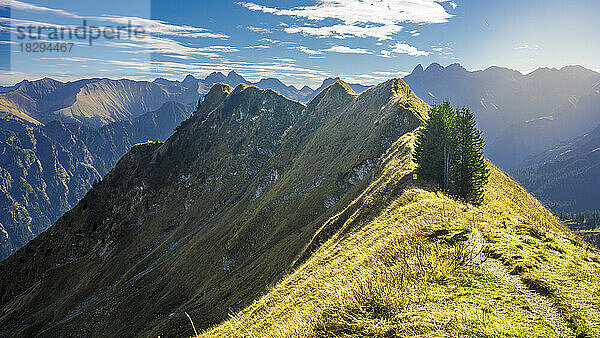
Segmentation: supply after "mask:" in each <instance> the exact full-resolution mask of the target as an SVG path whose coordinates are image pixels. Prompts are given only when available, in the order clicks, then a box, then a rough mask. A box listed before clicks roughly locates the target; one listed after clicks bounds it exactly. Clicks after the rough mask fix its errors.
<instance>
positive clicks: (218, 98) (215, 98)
mask: <svg viewBox="0 0 600 338" xmlns="http://www.w3.org/2000/svg"><path fill="white" fill-rule="evenodd" d="M240 86H241V85H240ZM238 87H239V86H238ZM231 92H232V89H231V87H229V86H228V85H226V84H224V83H217V84H215V85H214V86H212V87H211V88H210V90H209V91H208V93H207V94H206V95H205V96H204V100H203V101H202V104H200V105H199V107H198V110H197V113H200V114H203V115H206V114H208V113H209V112H210V111H211V110H213V109H214V108H215V107H216V106H218V105H219V104H221V102H223V101H224V100H225V98H227V96H228V95H229V94H230V93H231Z"/></svg>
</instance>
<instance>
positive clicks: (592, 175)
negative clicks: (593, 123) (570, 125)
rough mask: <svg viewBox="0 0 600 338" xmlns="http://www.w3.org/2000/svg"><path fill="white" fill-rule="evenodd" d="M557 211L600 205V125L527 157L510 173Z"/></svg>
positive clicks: (598, 206) (595, 208)
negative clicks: (519, 166)
mask: <svg viewBox="0 0 600 338" xmlns="http://www.w3.org/2000/svg"><path fill="white" fill-rule="evenodd" d="M511 174H513V175H514V177H515V178H516V179H517V180H519V182H521V183H522V184H523V186H525V187H526V188H527V189H528V190H529V191H531V192H532V194H534V195H535V196H537V197H538V198H539V199H540V200H541V201H542V202H544V204H545V205H547V206H548V207H550V208H551V209H552V210H554V211H557V212H558V211H566V212H580V211H585V210H597V209H598V208H600V178H599V177H600V125H599V126H598V127H596V129H594V130H593V131H591V132H589V133H586V134H584V135H582V136H580V137H577V138H574V139H571V140H568V141H565V142H562V143H561V144H559V145H557V146H555V147H552V148H550V149H548V150H546V151H544V152H542V153H540V154H537V155H535V156H532V157H530V158H528V159H527V160H526V161H525V162H524V163H523V165H522V167H521V168H518V169H516V170H514V171H512V172H511Z"/></svg>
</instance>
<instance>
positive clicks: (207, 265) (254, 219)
mask: <svg viewBox="0 0 600 338" xmlns="http://www.w3.org/2000/svg"><path fill="white" fill-rule="evenodd" d="M426 110H427V106H426V104H425V103H423V102H422V101H421V100H420V99H418V98H417V97H416V96H415V95H414V93H413V92H412V91H411V90H410V88H409V87H408V86H407V85H406V84H405V83H404V82H403V81H401V80H398V79H396V80H390V81H387V82H385V83H382V84H380V85H378V86H377V87H373V88H371V89H369V90H367V91H365V92H364V93H362V94H361V95H356V94H355V93H354V92H353V91H352V89H351V88H350V87H349V86H348V85H347V84H345V83H343V82H341V81H338V82H336V83H335V84H333V85H331V86H329V87H328V88H326V89H325V90H324V91H323V92H322V93H320V94H319V95H317V96H316V97H315V98H314V99H313V100H312V101H311V103H310V104H309V105H308V106H303V105H301V104H299V103H297V102H294V101H291V100H288V99H286V98H285V97H283V96H281V95H278V94H277V93H275V92H274V91H271V90H260V89H258V88H256V87H248V86H246V85H239V86H237V87H236V88H235V89H231V87H229V86H227V85H222V84H217V85H215V86H214V87H213V88H212V89H211V90H210V92H209V93H208V94H207V95H206V96H205V97H204V100H203V102H202V104H201V105H200V106H199V107H198V109H197V111H196V112H195V113H194V115H193V117H192V118H190V119H188V120H186V121H185V122H183V123H182V124H181V125H180V126H179V127H178V128H177V131H176V133H175V134H174V135H173V136H171V137H170V138H169V139H168V140H167V141H166V142H165V143H162V144H157V143H148V144H144V145H139V146H136V147H133V149H132V150H131V151H130V152H129V153H128V154H126V155H125V156H123V158H122V159H121V160H120V161H119V162H118V164H117V165H116V167H115V168H114V169H113V170H112V171H111V172H110V173H109V174H108V175H106V177H105V178H104V179H103V180H102V181H101V182H100V183H98V184H97V185H96V186H95V187H93V188H92V189H91V190H90V192H88V193H87V195H86V196H85V197H84V198H83V199H82V200H81V201H80V202H79V203H78V204H77V206H75V208H73V209H72V210H71V211H69V212H67V213H66V214H65V215H64V216H63V217H61V218H60V219H59V220H58V221H57V222H56V223H55V224H54V225H53V226H52V227H51V228H50V229H48V230H47V231H45V232H44V233H42V234H40V235H39V236H38V237H36V238H35V239H33V240H32V241H31V242H30V243H29V244H27V245H26V246H25V247H23V248H21V249H20V250H18V251H17V252H15V253H14V254H13V255H11V256H10V257H8V258H7V259H5V260H4V261H2V262H1V263H0V308H1V309H2V310H1V312H0V335H14V334H22V335H36V334H38V335H54V334H58V335H65V334H81V335H95V334H100V333H101V334H104V335H112V336H115V335H117V336H118V335H126V336H132V335H154V336H155V335H167V336H178V335H186V334H189V332H190V331H189V326H188V325H189V322H188V320H187V317H186V316H185V314H184V311H186V312H188V313H190V314H191V315H192V316H193V317H194V318H198V319H197V320H195V323H196V326H199V327H200V328H206V327H208V326H209V325H211V324H215V323H217V322H219V321H220V320H222V319H224V318H226V316H227V313H229V311H231V310H230V309H239V308H241V307H243V306H244V305H247V304H249V303H250V302H251V301H252V300H254V299H256V297H258V296H259V295H260V294H261V293H262V292H263V290H264V289H265V287H267V286H268V285H270V284H272V283H274V282H275V281H277V280H278V279H279V278H280V277H281V276H282V275H283V274H284V273H285V272H286V271H288V269H290V268H291V267H292V266H294V264H297V263H298V262H300V261H302V260H303V259H304V258H305V257H306V256H307V255H309V254H310V252H311V251H312V250H313V249H314V248H316V247H318V245H319V243H320V241H322V240H325V239H326V238H327V235H326V233H327V231H326V230H327V229H321V225H322V224H323V221H324V220H326V219H328V218H329V217H330V216H331V215H333V214H334V213H335V212H337V211H339V210H340V209H341V208H344V207H345V206H346V205H348V204H349V203H350V202H351V201H352V200H354V198H355V197H356V196H357V195H358V194H359V193H360V192H361V191H363V189H364V188H365V187H366V186H367V185H368V184H369V183H370V182H372V180H373V178H374V177H375V176H376V173H377V172H378V171H379V170H380V168H379V165H380V163H381V161H382V158H383V157H384V156H385V154H386V151H387V150H388V149H389V148H390V147H391V146H392V145H393V144H394V142H396V141H397V140H398V138H399V137H400V136H402V135H404V134H406V133H409V132H411V131H413V130H414V129H415V128H416V127H417V126H419V124H420V120H421V119H422V118H423V117H424V116H425V114H426ZM36 285H40V286H42V287H36Z"/></svg>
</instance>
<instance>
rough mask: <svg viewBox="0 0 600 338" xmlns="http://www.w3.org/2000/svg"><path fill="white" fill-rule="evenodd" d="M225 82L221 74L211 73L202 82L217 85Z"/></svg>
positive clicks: (225, 78) (224, 77)
mask: <svg viewBox="0 0 600 338" xmlns="http://www.w3.org/2000/svg"><path fill="white" fill-rule="evenodd" d="M226 80H227V77H226V76H225V75H223V73H221V72H212V73H210V74H209V75H208V76H207V77H206V78H205V79H204V81H205V82H208V83H219V82H225V81H226Z"/></svg>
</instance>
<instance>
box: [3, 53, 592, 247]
mask: <svg viewBox="0 0 600 338" xmlns="http://www.w3.org/2000/svg"><path fill="white" fill-rule="evenodd" d="M404 80H405V81H406V83H407V84H409V85H410V86H411V88H412V90H414V92H415V94H416V95H417V96H419V97H421V98H423V99H424V100H425V101H427V102H429V103H431V102H433V101H438V102H440V101H442V100H443V99H449V100H450V101H451V102H452V103H453V104H454V105H467V106H469V107H470V108H471V109H472V110H473V111H475V113H476V116H477V120H478V123H479V125H480V127H481V128H482V129H483V131H484V133H485V135H486V137H487V143H488V145H487V149H486V155H487V157H488V158H490V159H491V160H492V161H494V162H496V163H498V164H499V165H500V166H502V167H504V168H507V169H511V168H512V169H514V170H515V171H514V172H515V173H517V172H518V173H519V174H518V175H517V177H518V178H519V179H520V180H522V181H523V183H524V184H525V186H527V187H528V188H529V189H531V190H532V191H533V192H534V193H535V194H536V196H538V197H539V198H540V199H542V200H543V201H544V202H546V203H548V205H549V206H551V207H552V208H553V209H555V208H558V209H557V210H568V211H574V210H579V209H581V208H584V209H587V208H589V207H590V206H591V205H590V204H589V203H587V204H586V203H584V202H585V201H588V202H589V201H594V199H593V198H591V199H590V198H589V194H588V193H584V192H585V191H587V190H585V187H581V189H579V190H574V191H573V194H577V193H581V194H580V195H578V196H579V197H578V198H575V199H573V201H575V202H573V203H575V204H576V205H575V204H573V205H571V206H565V207H564V208H562V207H558V206H559V205H564V200H560V198H561V197H560V196H558V194H559V193H558V191H557V190H556V189H559V188H556V187H561V185H562V184H563V182H562V181H560V178H559V177H555V178H554V179H549V178H543V171H544V170H546V169H545V168H547V166H546V167H543V166H542V165H543V164H544V163H546V162H547V161H537V162H531V161H530V162H528V163H526V164H525V165H523V164H521V163H522V161H523V160H525V159H526V158H528V157H531V156H534V155H535V154H537V153H539V152H540V151H543V150H544V149H548V148H551V147H552V146H554V145H555V144H558V143H559V142H561V141H564V140H565V139H570V138H573V137H576V136H578V135H581V134H583V133H584V132H587V131H589V130H588V129H590V128H589V127H590V126H594V125H598V124H600V112H599V111H598V107H600V74H598V73H596V72H593V71H591V70H588V69H585V68H583V67H579V66H569V67H564V68H561V69H548V68H540V69H538V70H536V71H534V72H532V73H529V74H527V75H523V74H521V73H519V72H517V71H514V70H510V69H506V68H500V67H490V68H487V69H485V70H482V71H472V72H470V71H467V70H466V69H465V68H463V67H462V66H460V65H459V64H452V65H449V66H447V67H442V66H440V65H439V64H435V63H434V64H431V65H430V66H429V67H427V68H426V69H423V67H422V66H421V65H418V66H417V67H415V69H414V70H413V72H412V73H411V74H409V75H407V76H406V77H405V78H404ZM337 81H339V78H327V79H325V80H324V81H323V83H322V85H321V86H320V87H319V88H316V89H314V90H313V89H312V88H310V87H308V86H304V87H303V88H302V89H297V88H296V87H294V86H288V85H285V84H284V83H282V82H281V81H279V80H278V79H275V78H269V79H262V80H260V81H258V82H256V83H251V82H249V81H246V79H244V77H242V76H241V75H239V74H237V73H236V72H234V71H231V72H229V73H228V74H227V75H224V74H223V73H220V72H213V73H211V74H209V75H208V76H206V77H205V78H204V79H198V78H196V77H194V76H192V75H187V76H186V77H185V78H184V79H183V80H181V81H173V80H167V79H164V78H157V79H155V80H154V81H152V82H147V81H132V80H127V79H120V80H109V79H82V80H78V81H74V82H60V81H56V80H53V79H49V78H44V79H41V80H38V81H26V80H25V81H22V82H20V83H18V84H15V85H14V86H9V87H0V130H3V133H4V135H13V136H10V137H8V136H6V137H5V139H4V141H3V142H5V143H6V142H9V141H7V140H9V139H19V138H20V137H24V136H23V135H33V136H31V137H30V136H28V138H34V139H38V138H41V139H46V138H48V137H49V135H47V133H48V132H49V131H50V130H54V129H52V128H57V127H56V126H57V125H60V124H56V122H54V121H61V122H63V123H66V124H65V126H69V127H65V128H67V129H68V130H72V129H73V128H80V129H82V130H83V129H85V128H83V127H86V128H88V129H89V130H96V129H98V128H100V127H101V126H106V125H107V124H108V125H112V123H115V122H117V121H129V120H132V119H133V120H135V119H136V117H139V116H140V115H141V114H143V113H144V112H147V111H152V110H156V109H158V108H159V107H161V105H163V104H164V103H165V102H168V101H175V102H179V103H187V104H192V105H193V106H195V105H196V103H197V102H198V100H199V99H200V98H202V97H203V96H204V95H206V94H207V93H208V92H209V90H210V88H212V87H213V85H214V84H216V83H224V84H227V85H229V86H231V87H233V88H235V87H237V86H238V85H240V84H241V83H245V84H249V85H253V86H256V87H259V88H261V89H272V90H274V91H276V92H278V93H280V94H281V95H283V96H285V97H287V98H289V99H292V100H295V101H298V102H302V103H306V102H310V101H312V100H314V99H315V97H317V96H318V94H320V93H321V92H323V90H325V89H326V88H327V87H329V86H330V85H332V84H335V83H336V82H337ZM346 85H347V86H348V87H349V88H351V89H352V90H353V91H354V92H355V93H362V92H364V91H365V90H367V89H368V88H369V87H368V86H364V85H360V84H346ZM170 107H173V106H170ZM161 110H163V109H162V108H161ZM185 110H186V111H189V109H188V108H186V109H185ZM142 120H143V118H142ZM175 120H176V121H179V122H180V121H182V120H181V119H179V118H178V119H175ZM136 123H137V122H136ZM117 125H118V124H117ZM117 125H112V126H117ZM124 125H127V123H125V124H124ZM176 125H177V124H173V123H170V122H169V123H166V124H164V125H160V126H150V129H148V130H144V129H141V130H136V131H135V132H136V133H137V134H131V132H132V131H126V132H125V131H122V132H123V133H124V135H126V136H123V137H117V138H115V139H114V140H111V142H113V145H111V146H110V148H111V149H113V148H114V149H117V150H115V151H113V152H112V153H111V154H110V156H109V157H110V159H109V160H105V162H106V163H108V164H107V165H100V167H97V166H98V161H96V163H95V164H94V165H92V167H93V168H94V170H92V171H91V172H95V174H94V175H91V174H89V173H87V172H86V171H85V170H87V168H88V162H89V161H88V157H89V158H105V157H106V156H107V154H106V153H103V149H102V147H96V148H93V147H92V148H90V149H88V150H89V151H88V152H89V154H87V155H85V156H87V157H86V158H84V157H82V155H72V154H71V155H68V156H66V157H65V156H63V157H61V156H58V155H57V156H58V157H57V159H56V160H52V161H56V162H57V163H60V162H61V161H62V159H63V158H73V159H74V160H68V161H70V162H69V163H71V162H73V163H74V164H73V166H74V167H73V168H72V169H69V170H66V169H65V170H66V172H68V173H69V174H67V175H66V176H65V177H80V176H81V177H85V178H70V179H68V180H67V181H68V182H67V181H65V182H67V183H64V182H63V183H57V182H58V181H61V180H63V179H62V178H60V177H59V176H60V175H62V174H58V173H57V174H52V175H54V176H52V175H49V176H48V177H46V178H44V180H43V181H44V185H45V187H48V188H47V190H48V191H50V193H49V192H48V191H44V192H43V193H39V194H38V192H37V191H38V190H39V189H41V190H44V189H46V188H44V189H42V188H39V189H38V188H35V189H33V191H34V192H35V193H34V195H35V194H38V195H40V196H44V194H45V195H48V196H50V195H52V194H54V193H55V192H54V191H53V190H57V189H58V188H60V187H63V186H65V187H66V188H65V189H64V191H63V192H60V193H57V194H58V195H57V196H58V197H56V198H50V197H48V198H46V197H43V198H42V197H40V198H41V199H44V198H46V200H45V202H43V203H42V202H35V203H34V202H32V199H31V198H30V197H27V196H26V195H27V194H25V193H24V192H23V191H25V190H27V189H28V188H25V187H26V186H27V185H29V186H32V187H35V186H36V185H35V184H33V183H32V182H29V181H27V180H28V179H33V177H34V176H35V175H33V176H29V173H30V172H31V171H30V170H29V169H23V170H21V169H19V170H21V171H22V174H15V172H14V170H13V171H12V172H11V175H10V176H11V178H10V179H3V180H2V181H0V190H1V191H4V196H5V197H4V198H5V202H3V204H2V205H1V206H0V208H2V209H1V210H0V227H3V228H4V229H5V231H7V230H6V229H12V230H11V231H10V232H11V238H10V240H6V241H5V244H2V245H3V246H4V247H5V248H7V249H6V250H5V251H4V253H3V254H4V255H6V254H8V253H10V252H11V251H12V250H14V249H15V248H18V247H19V246H20V245H22V244H23V243H25V242H26V240H28V239H30V238H32V236H33V235H32V234H37V233H39V232H40V231H42V230H43V229H45V228H46V227H47V226H49V225H50V224H51V223H52V222H54V220H56V218H57V217H59V216H60V214H62V212H64V211H66V210H68V209H69V208H70V207H71V206H72V205H74V203H76V201H77V200H78V199H79V198H81V196H83V194H84V193H85V191H87V189H88V188H89V186H90V184H91V180H93V179H97V178H100V177H102V175H104V174H105V173H106V172H108V171H109V170H110V169H111V167H112V165H113V164H115V163H116V161H117V159H118V158H119V156H121V155H122V154H124V153H125V152H126V151H127V150H128V149H129V147H130V146H131V145H132V144H134V143H136V142H140V141H145V140H146V139H154V135H155V134H157V133H158V134H160V135H158V136H160V137H161V138H164V137H165V136H168V135H169V134H170V131H171V130H172V129H173V128H174V127H175V126H176ZM31 128H33V129H31ZM136 128H145V127H142V126H141V125H137V127H136ZM88 129H86V130H88ZM98 130H102V129H101V128H100V129H98ZM110 130H111V129H110V128H108V129H106V130H105V131H106V132H108V131H110ZM14 135H20V136H14ZM98 135H100V136H99V137H100V138H101V139H104V138H106V137H108V138H109V139H110V137H112V136H110V135H105V136H101V135H102V132H100V133H99V134H98ZM140 135H143V137H142V136H140ZM61 137H64V138H65V139H60V138H61ZM72 137H74V138H75V139H76V140H78V141H77V142H79V140H80V138H81V137H82V136H81V135H75V136H72V135H71V133H66V132H65V133H56V134H53V136H52V137H50V139H51V140H49V141H48V142H49V144H53V147H54V148H56V149H60V147H58V146H56V145H55V144H58V145H64V144H67V143H69V142H71V140H70V139H71V138H72ZM86 139H89V138H86ZM34 143H37V141H36V142H34ZM43 143H44V142H42V141H40V143H39V144H40V145H41V144H43ZM84 143H85V144H86V146H87V143H86V142H84ZM6 144H8V147H9V148H11V147H17V148H18V147H24V146H22V145H20V144H19V143H18V142H17V143H15V144H12V143H10V144H9V143H6ZM63 148H64V146H63ZM24 149H30V150H31V149H33V147H30V148H27V146H25V148H24ZM47 149H53V148H52V147H50V148H47ZM47 149H46V150H47ZM44 151H45V150H44ZM59 153H60V151H59ZM24 154H29V153H28V152H24ZM27 156H29V155H27ZM35 156H37V157H38V158H37V159H35ZM35 156H34V158H33V159H30V160H31V161H33V162H36V161H40V162H43V161H41V159H40V157H43V156H54V155H46V154H37V155H35ZM77 156H79V157H77ZM540 156H542V157H543V155H540ZM5 158H6V157H5ZM537 158H538V159H539V158H540V157H539V156H538V157H537ZM15 161H16V162H15V163H30V162H28V161H29V160H23V159H19V160H17V159H15ZM49 161H50V160H49ZM33 162H32V163H33ZM48 163H50V162H48ZM78 163H82V164H81V165H79V164H78ZM565 163H566V162H565ZM578 163H581V162H578ZM11 165H13V164H9V163H8V162H6V163H5V164H4V166H3V167H2V168H5V169H6V168H8V167H10V166H11ZM18 165H20V164H17V166H18ZM28 165H30V164H26V165H24V166H25V167H27V166H28ZM48 165H50V164H48ZM69 165H70V164H69ZM69 165H67V164H62V163H60V165H59V167H60V166H62V167H65V168H66V167H69ZM78 166H79V167H78ZM524 166H526V167H528V169H527V170H526V171H522V170H520V171H516V170H517V169H518V168H523V167H524ZM533 167H536V168H538V169H534V168H533ZM76 168H80V169H81V170H80V169H76ZM591 168H593V166H591V167H590V169H591ZM13 169H14V168H13ZM83 169H85V170H83ZM82 170H83V171H82ZM45 172H48V170H46V171H45ZM524 172H527V173H530V174H527V175H526V174H521V173H524ZM84 173H85V174H84ZM82 175H83V176H82ZM578 175H579V174H578ZM19 177H25V181H24V182H27V184H25V185H23V187H22V188H18V189H16V190H15V188H14V187H15V184H16V183H15V182H20V179H19ZM533 177H536V178H537V179H538V180H540V181H537V182H538V183H535V182H534V181H535V180H534V179H533ZM560 177H562V178H566V177H567V176H565V175H562V176H560ZM55 181H56V182H55ZM63 181H64V180H63ZM542 181H543V184H541V183H540V182H542ZM36 182H38V181H36ZM40 182H41V181H40ZM61 182H62V181H61ZM551 182H554V183H551ZM38 183H39V182H38ZM40 184H41V183H40ZM552 184H554V185H555V186H556V187H555V188H551V185H552ZM42 186H43V185H40V186H39V187H42ZM590 186H593V185H590ZM76 187H78V188H76ZM23 189H25V190H23ZM36 189H38V190H36ZM61 189H62V188H61ZM74 189H75V190H74ZM77 189H79V190H77ZM545 189H554V190H553V191H555V192H554V193H549V192H547V191H545ZM573 189H574V188H573ZM59 190H60V189H59ZM67 191H68V192H67ZM72 191H77V193H75V194H72V193H71V192H72ZM28 194H29V195H31V194H30V193H28ZM69 194H70V195H69ZM59 195H60V196H59ZM67 195H69V196H70V197H65V196H67ZM561 201H562V202H561ZM44 203H45V204H44ZM40 205H44V207H41V206H40ZM42 209H43V210H44V211H39V210H42ZM17 210H18V211H17ZM32 215H41V216H35V217H34V216H32ZM27 226H30V228H31V229H32V230H31V231H29V230H27ZM17 228H19V229H20V230H18V231H15V230H14V229H17ZM24 229H25V230H24ZM19 231H20V235H18V236H15V235H12V234H13V233H18V232H19ZM9 242H10V243H9ZM1 257H2V255H0V258H1Z"/></svg>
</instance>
